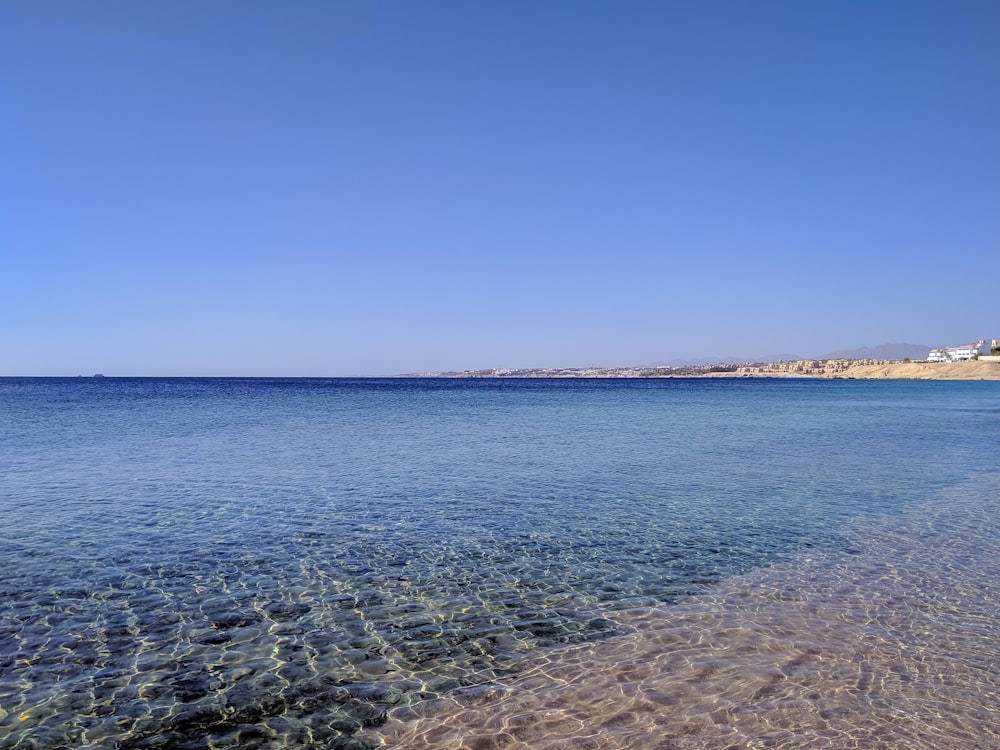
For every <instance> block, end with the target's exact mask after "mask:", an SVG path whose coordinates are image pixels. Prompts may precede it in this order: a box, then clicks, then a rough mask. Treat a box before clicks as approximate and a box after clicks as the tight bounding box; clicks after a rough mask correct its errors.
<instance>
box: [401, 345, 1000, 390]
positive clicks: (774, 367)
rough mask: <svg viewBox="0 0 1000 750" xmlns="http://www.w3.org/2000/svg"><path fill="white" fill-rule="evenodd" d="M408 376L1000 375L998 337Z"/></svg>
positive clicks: (920, 377) (970, 377) (984, 377)
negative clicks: (874, 353) (686, 361)
mask: <svg viewBox="0 0 1000 750" xmlns="http://www.w3.org/2000/svg"><path fill="white" fill-rule="evenodd" d="M409 377H451V378H827V379H892V378H898V379H913V380H1000V339H992V340H991V341H987V340H985V339H982V340H979V341H976V342H973V343H970V344H962V345H958V346H946V347H941V348H937V349H931V350H930V351H929V352H928V353H927V357H926V358H924V359H922V360H914V359H910V358H906V359H902V360H894V359H872V358H859V359H852V358H846V357H838V358H831V359H797V360H787V361H786V360H781V361H778V362H746V363H730V362H721V363H716V364H705V365H690V366H679V367H675V366H669V365H658V366H646V367H641V366H639V367H585V368H573V367H568V368H491V369H484V370H464V371H461V372H434V373H419V374H413V375H410V376H409Z"/></svg>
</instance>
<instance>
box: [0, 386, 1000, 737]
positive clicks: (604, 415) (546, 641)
mask: <svg viewBox="0 0 1000 750" xmlns="http://www.w3.org/2000/svg"><path fill="white" fill-rule="evenodd" d="M998 505H1000V382H942V381H933V382H931V381H889V380H882V381H874V380H871V381H853V380H842V381H838V380H811V379H754V378H741V379H724V378H723V379H683V378H677V379H667V378H664V379H649V380H641V379H629V380H615V379H593V380H589V379H551V380H549V379H524V380H514V379H434V378H422V379H407V378H391V379H241V378H221V379H212V378H195V379H185V378H114V377H107V378H89V377H87V378H38V379H34V378H4V379H0V518H2V524H0V748H4V749H15V748H16V749H18V750H20V749H21V748H25V749H26V748H46V749H48V748H110V749H113V750H125V749H132V748H180V749H182V750H183V749H188V748H190V749H191V750H202V749H208V748H230V747H240V748H268V749H270V748H344V749H349V750H361V749H362V748H372V747H398V748H469V749H470V750H486V749H488V748H512V749H513V748H519V749H526V748H532V750H536V749H538V748H570V747H572V748H639V749H643V748H658V749H667V748H688V749H691V750H694V749H695V748H806V747H808V748H838V749H840V748H928V749H930V748H934V749H935V750H936V749H937V748H945V747H947V748H952V749H954V748H970V749H971V748H976V749H979V748H990V747H995V748H1000V533H998V532H1000V514H998Z"/></svg>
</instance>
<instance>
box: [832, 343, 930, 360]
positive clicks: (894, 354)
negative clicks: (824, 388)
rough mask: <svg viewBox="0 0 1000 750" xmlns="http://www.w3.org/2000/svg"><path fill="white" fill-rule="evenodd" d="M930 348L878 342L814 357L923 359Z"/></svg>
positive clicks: (923, 345) (924, 345)
mask: <svg viewBox="0 0 1000 750" xmlns="http://www.w3.org/2000/svg"><path fill="white" fill-rule="evenodd" d="M932 348H933V347H931V346H928V345H927V344H879V345H878V346H863V347H861V348H860V349H843V350H841V351H837V352H830V353H829V354H823V355H822V356H819V357H816V359H906V358H907V357H909V358H910V359H924V358H926V357H927V353H928V352H929V351H930V350H931V349H932Z"/></svg>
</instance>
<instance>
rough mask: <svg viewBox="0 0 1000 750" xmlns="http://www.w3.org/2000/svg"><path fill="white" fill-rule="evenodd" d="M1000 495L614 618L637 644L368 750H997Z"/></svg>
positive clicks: (943, 500) (385, 733)
mask: <svg viewBox="0 0 1000 750" xmlns="http://www.w3.org/2000/svg"><path fill="white" fill-rule="evenodd" d="M998 493H1000V480H998V479H997V478H996V475H989V478H988V479H987V480H986V482H983V481H979V482H970V483H969V484H968V485H963V486H961V487H957V488H953V489H952V490H951V491H949V492H948V493H946V494H945V495H943V496H939V497H937V498H935V501H934V503H933V504H929V505H927V506H923V507H921V508H919V509H916V510H915V511H911V512H908V513H907V514H906V515H904V516H901V517H896V518H888V519H885V518H882V519H868V521H867V522H862V523H859V524H858V528H857V529H855V530H854V531H853V532H852V533H851V534H850V537H851V540H852V542H853V543H854V545H855V547H854V549H853V550H852V552H851V553H847V554H836V555H829V556H818V557H815V558H803V559H801V560H799V561H797V562H796V563H794V564H783V565H779V566H775V567H772V568H767V569H763V570H760V571H757V572H756V573H753V574H750V575H747V576H742V577H739V578H735V579H732V580H730V581H729V582H728V583H726V584H724V585H723V586H722V587H720V588H719V589H717V590H716V591H715V592H714V593H713V594H712V595H708V596H703V597H698V598H695V599H693V600H690V601H688V602H685V603H682V604H680V605H678V606H675V607H670V608H663V609H659V610H646V611H641V612H637V611H632V612H623V613H618V614H617V615H616V616H613V617H614V619H615V620H616V621H617V623H618V624H619V625H620V626H621V627H622V628H623V629H626V630H627V631H629V634H627V635H625V636H619V637H617V638H613V639H609V640H606V641H602V642H598V643H592V644H587V645H581V646H573V647H567V648H563V649H553V650H551V651H549V652H547V653H543V654H537V653H536V654H532V656H531V657H530V658H531V659H532V661H531V666H530V667H528V668H527V669H526V670H525V671H524V672H523V673H521V674H520V675H519V676H517V677H516V678H514V679H512V680H511V681H510V682H509V683H507V684H504V685H499V684H493V685H485V686H482V687H481V688H478V689H472V690H468V691H466V692H465V693H464V694H462V695H459V696H453V697H449V698H444V699H439V700H434V701H428V702H425V703H420V704H417V705H413V706H406V707H399V708H397V709H395V710H394V711H393V712H392V713H390V716H389V721H388V723H387V724H386V725H385V726H384V727H381V728H380V729H379V730H377V733H372V734H370V735H369V736H368V737H367V738H366V739H367V740H368V741H371V742H374V743H378V744H383V745H387V746H390V747H399V748H408V749H410V750H416V749H418V748H437V749H441V748H467V749H469V750H486V749H488V748H509V749H511V750H514V749H517V750H527V748H532V749H533V750H538V749H540V748H549V749H553V750H554V749H555V748H560V749H561V748H566V749H567V750H568V749H569V748H608V749H617V748H637V749H638V748H643V749H645V748H654V749H655V748H659V749H664V750H665V749H667V748H837V749H840V748H885V749H886V750H888V749H893V750H895V749H902V748H907V749H914V750H916V749H921V750H923V749H926V750H940V749H942V748H949V749H950V750H954V749H956V748H957V749H963V748H968V749H969V750H973V749H974V748H975V749H976V750H980V749H982V748H1000V554H998V552H1000V521H998V520H997V516H996V513H995V503H994V501H993V499H994V498H995V497H997V495H998ZM970 498H971V499H970Z"/></svg>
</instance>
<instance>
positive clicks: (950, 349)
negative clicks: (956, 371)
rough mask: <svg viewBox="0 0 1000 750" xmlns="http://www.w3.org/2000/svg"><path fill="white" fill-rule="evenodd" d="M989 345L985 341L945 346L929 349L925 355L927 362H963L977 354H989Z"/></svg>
mask: <svg viewBox="0 0 1000 750" xmlns="http://www.w3.org/2000/svg"><path fill="white" fill-rule="evenodd" d="M989 353H990V345H989V344H988V343H986V342H985V341H977V342H975V343H973V344H962V345H961V346H945V347H942V348H941V349H931V351H930V354H928V355H927V361H928V362H963V361H965V360H969V359H975V358H976V357H978V356H981V355H984V354H989Z"/></svg>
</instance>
